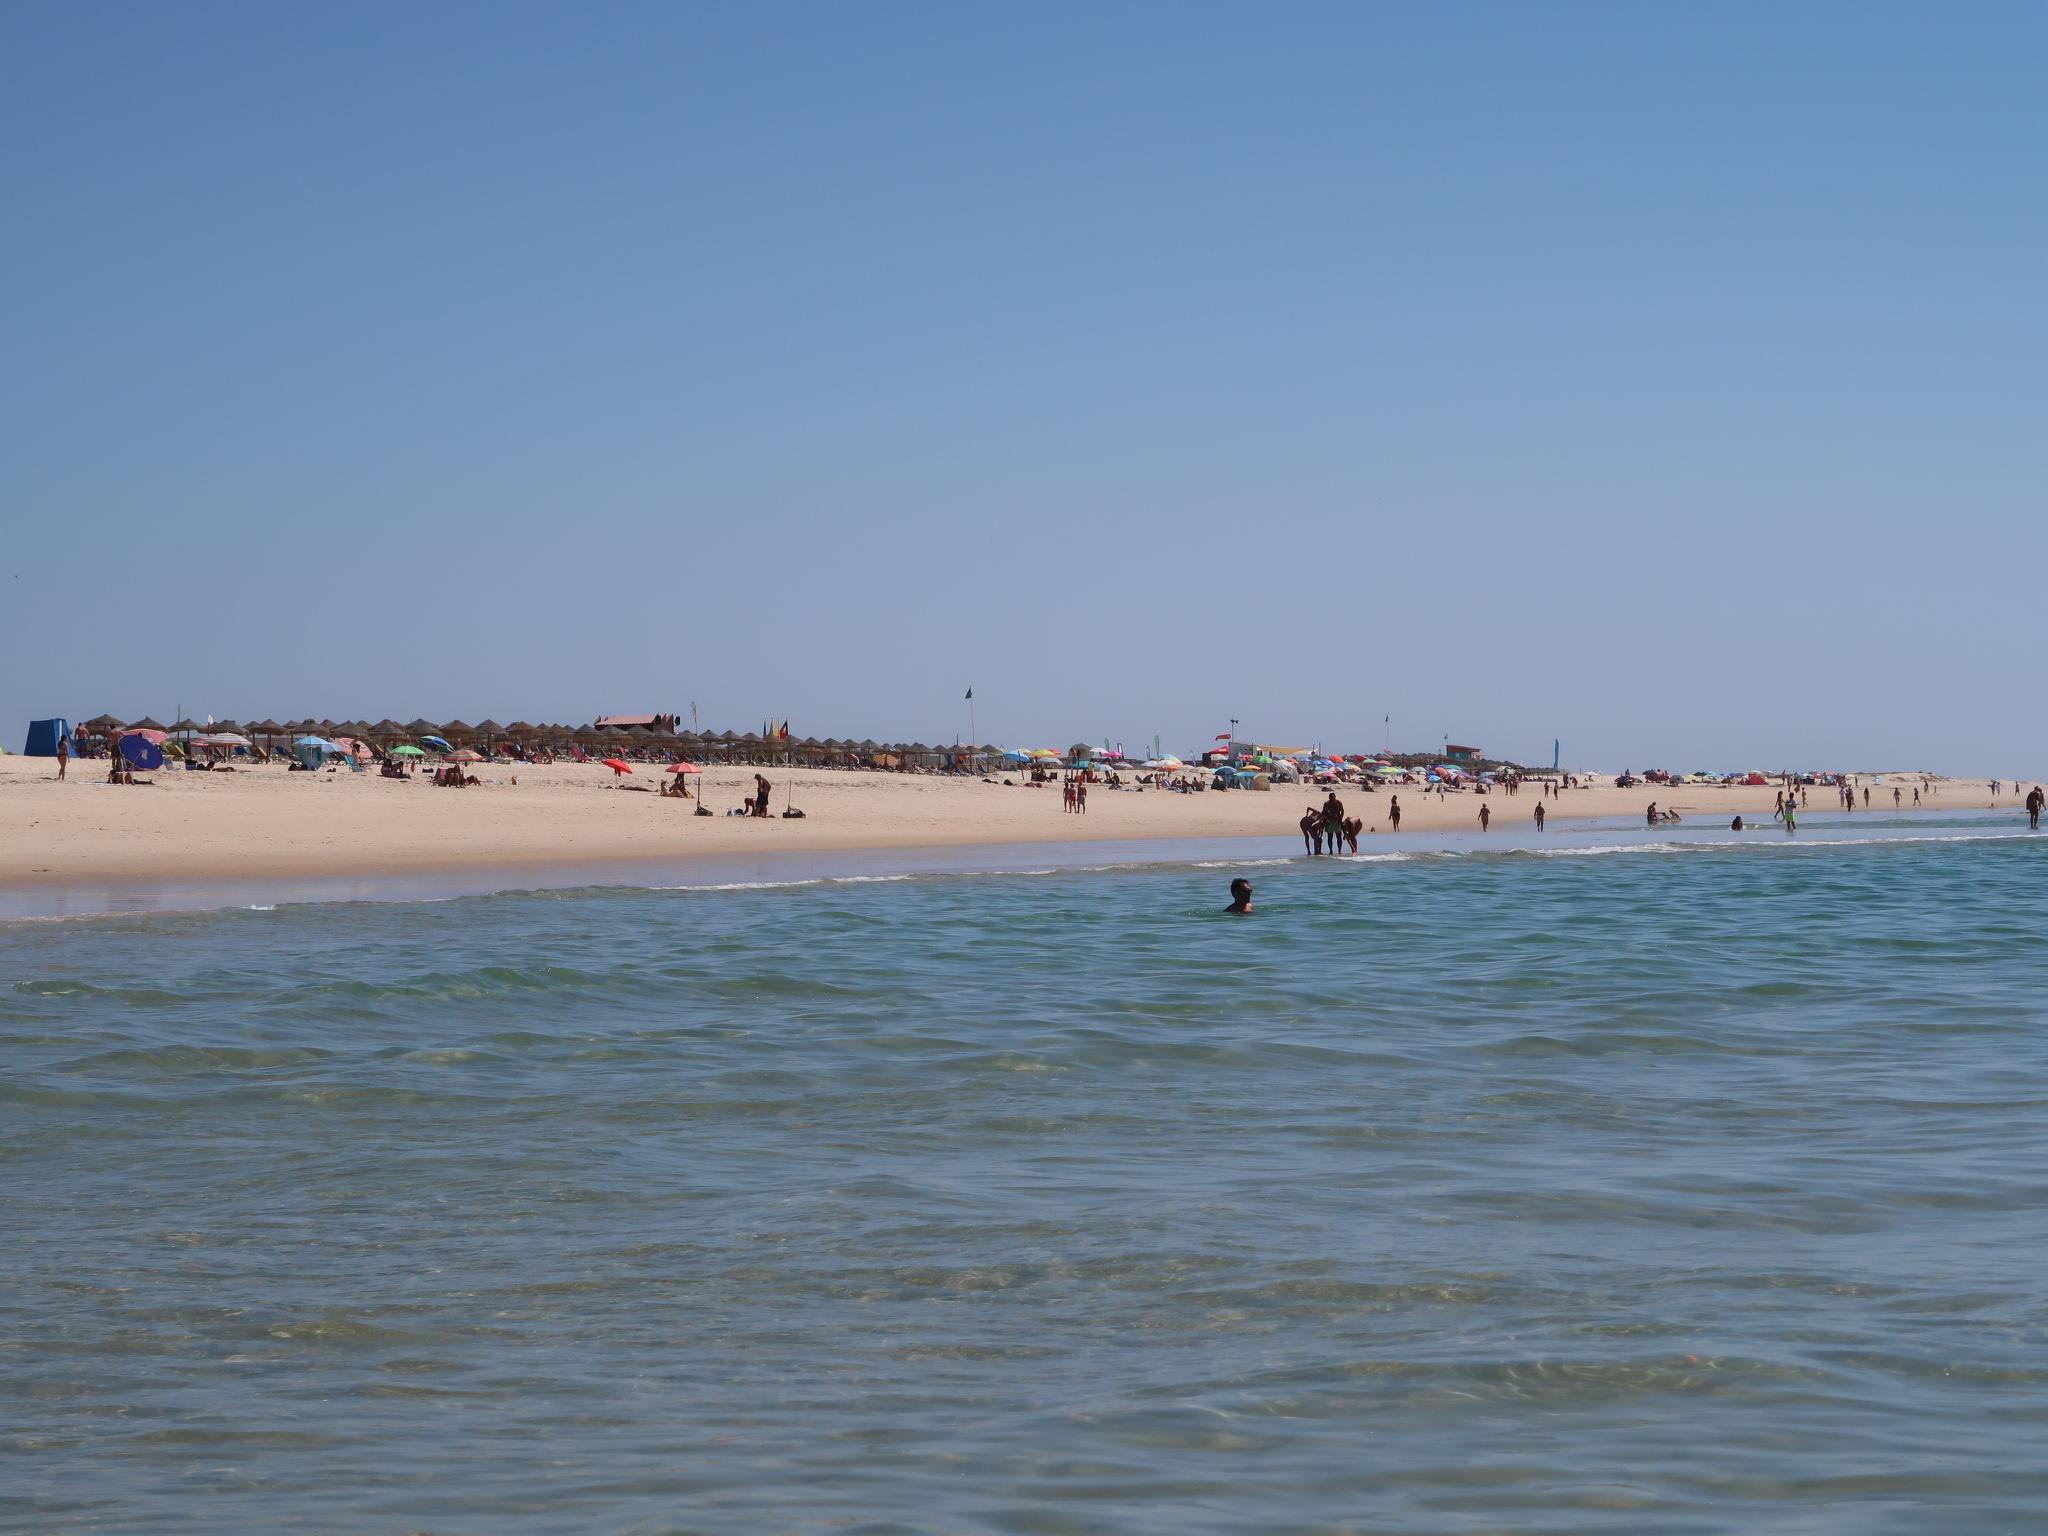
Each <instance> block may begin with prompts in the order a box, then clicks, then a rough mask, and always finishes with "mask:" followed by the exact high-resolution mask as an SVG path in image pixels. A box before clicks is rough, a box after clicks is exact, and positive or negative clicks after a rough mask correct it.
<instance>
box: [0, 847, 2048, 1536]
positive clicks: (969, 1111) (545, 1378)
mask: <svg viewBox="0 0 2048 1536" xmlns="http://www.w3.org/2000/svg"><path fill="white" fill-rule="evenodd" d="M1987 830H1995V829H1986V828H1979V827H1976V826H1974V825H1961V826H1959V827H1958V828H1956V829H1955V830H1954V831H1953V833H1952V834H1950V835H1951V836H1952V837H1953V839H1954V840H1946V841H1944V840H1936V839H1937V837H1938V836H1940V835H1941V834H1940V833H1939V830H1938V829H1933V830H1930V829H1929V828H1927V827H1926V826H1925V825H1924V824H1921V825H1920V826H1919V827H1918V828H1917V829H1914V830H1913V835H1914V836H1916V837H1923V838H1926V839H1928V840H1924V841H1917V842H1912V843H1906V844H1900V845H1885V846H1872V845H1869V844H1861V843H1856V842H1854V841H1852V840H1850V839H1849V838H1847V837H1846V836H1845V837H1843V838H1839V839H1838V838H1833V837H1830V838H1827V839H1812V840H1808V839H1807V838H1806V837H1805V836H1804V834H1802V837H1801V839H1800V840H1799V841H1798V842H1797V843H1789V842H1788V841H1787V840H1783V839H1780V840H1778V841H1776V842H1769V841H1765V842H1757V841H1750V842H1745V843H1743V844H1740V845H1730V846H1719V847H1712V848H1705V847H1701V846H1699V845H1687V844H1684V843H1682V842H1681V843H1674V844H1671V845H1669V846H1668V847H1666V848H1664V849H1661V850H1658V851H1645V850H1643V849H1642V848H1641V847H1640V846H1639V845H1626V846H1625V845H1623V844H1621V843H1619V842H1617V843H1615V845H1614V846H1613V847H1611V848H1610V847H1607V846H1605V845H1604V844H1602V843H1592V844H1590V845H1588V846H1575V847H1570V848H1563V847H1560V848H1551V849H1544V850H1530V851H1518V852H1513V853H1496V852H1487V853H1472V854H1469V855H1458V856H1452V855H1442V854H1437V855H1426V854H1411V853H1408V852H1405V851H1392V852H1386V853H1375V854H1371V855H1366V856H1363V857H1361V858H1360V859H1359V860H1357V861H1348V860H1345V861H1323V862H1322V863H1321V864H1320V865H1317V864H1314V863H1311V862H1310V861H1305V860H1301V859H1298V858H1288V859H1280V860H1275V861H1272V862H1271V863H1270V864H1269V865H1267V866H1266V867H1265V868H1263V869H1262V871H1261V875H1260V886H1259V906H1260V910H1259V913H1258V915H1257V918H1256V920H1255V921H1252V922H1249V923H1241V922H1235V921H1232V922H1223V921H1211V920H1209V919H1210V917H1211V916H1212V915H1213V908H1214V906H1215V905H1216V897H1217V893H1216V890H1215V884H1216V873H1215V871H1216V870H1217V869H1220V868H1224V867H1229V868H1233V869H1235V868H1241V867H1248V866H1249V864H1250V863H1251V862H1253V861H1246V863H1244V864H1237V863H1231V864H1228V865H1226V864H1225V863H1223V862H1222V861H1217V862H1215V863H1214V864H1213V865H1204V866H1196V867H1191V868H1189V867H1182V868H1123V869H1109V870H1104V871H1099V872H1093V873H1056V872H1051V871H1044V870H1040V871H1036V872H1034V873H1033V877H1032V878H1030V879H1028V880H1018V879H1012V878H1007V877H1005V878H1001V879H991V880H977V879H968V878H958V877H947V878H914V879H905V878H894V877H892V878H891V879H890V880H889V881H888V882H887V883H879V882H877V883H873V884H868V883H855V882H848V881H843V880H842V881H836V882H835V881H828V880H825V879H823V878H820V879H819V880H817V881H811V882H776V883H774V884H773V888H762V889H728V890H721V891H715V892H711V891H704V890H692V891H670V892H660V891H655V892H647V891H642V892H634V891H598V890H586V891H581V892H530V893H521V894H513V895H505V896H497V897H487V898H474V899H465V900H459V901H449V902H442V903H436V904H431V905H416V906H410V907H407V906H390V907H380V906H377V905H375V904H367V903H358V904H344V905H338V906H296V907H294V906H284V907H280V908H279V909H278V910H276V911H272V912H264V913H248V912H241V913H222V914H211V915H195V916H188V917H165V918H148V919H121V920H118V921H117V922H114V923H110V924H43V925H33V926H32V927H31V928H22V927H17V928H10V929H4V930H0V976H5V977H7V978H10V979H9V980H8V981H7V982H6V984H5V985H4V986H0V1045H4V1061H0V1162H4V1164H5V1166H6V1168H7V1172H8V1174H9V1175H10V1181H11V1187H14V1188H16V1189H20V1190H32V1191H34V1196H35V1198H34V1201H33V1204H29V1203H27V1202H19V1201H18V1202H15V1203H14V1204H13V1205H12V1206H0V1211H5V1212H6V1217H11V1218H12V1219H11V1220H6V1218H0V1220H5V1221H6V1230H5V1232H4V1233H0V1235H4V1236H6V1237H7V1238H8V1239H9V1242H8V1246H7V1249H6V1252H7V1254H8V1257H7V1259H6V1260H5V1261H0V1280H4V1283H0V1323H4V1325H5V1326H4V1328H0V1336H4V1340H5V1342H4V1344H0V1352H4V1355H5V1361H6V1368H5V1370H4V1371H0V1403H4V1405H5V1410H6V1412H5V1418H6V1422H7V1425H8V1438H7V1444H8V1446H9V1448H10V1457H9V1459H10V1462H11V1467H10V1471H11V1472H13V1473H15V1474H16V1475H14V1476H11V1477H10V1478H9V1480H8V1491H7V1493H5V1494H0V1510H5V1511H6V1513H5V1514H4V1515H0V1522H4V1521H9V1520H11V1521H13V1522H14V1523H15V1524H17V1525H19V1526H20V1528H22V1529H24V1530H27V1529H53V1530H54V1529H71V1528H76V1529H93V1530H99V1531H105V1532H137V1533H140V1532H156V1531H160V1530H183V1529H190V1530H200V1529H205V1530H236V1529H243V1530H257V1529H264V1530H268V1529H288V1528H292V1527H294V1526H296V1527H301V1528H306V1529H330V1528H334V1529H339V1528H347V1529H382V1528H387V1527H389V1528H394V1529H395V1528H400V1527H403V1528H418V1529H448V1530H470V1529H476V1530H485V1529H488V1530H491V1531H493V1532H505V1533H510V1536H520V1533H540V1532H547V1531H555V1530H560V1529H569V1528H576V1529H583V1528H589V1529H621V1530H626V1529H645V1530H659V1529H677V1528H682V1529H688V1528H697V1527H701V1528H706V1529H713V1528H716V1529H810V1528H815V1529H824V1528H829V1527H833V1526H837V1525H851V1526H852V1528H855V1529H872V1530H890V1529H903V1530H912V1529H915V1530H925V1529H958V1530H963V1531H967V1530H986V1531H997V1530H1001V1531H1031V1532H1038V1531H1059V1530H1084V1529H1085V1530H1119V1531H1122V1530H1131V1531H1150V1530H1157V1531H1162V1532H1164V1531H1172V1532H1176V1533H1178V1532H1189V1531H1209V1532H1225V1531H1232V1532H1234V1531H1240V1530H1244V1529H1253V1528H1256V1529H1260V1530H1269V1531H1274V1532H1286V1531H1300V1532H1308V1531H1316V1532H1323V1531H1329V1530H1337V1529H1347V1528H1358V1527H1359V1522H1360V1521H1361V1520H1364V1521H1366V1522H1367V1523H1368V1524H1370V1526H1371V1528H1373V1529H1380V1530H1388V1531H1415V1532H1423V1531H1429V1532H1439V1531H1441V1532H1448V1531H1479V1530H1497V1529H1513V1530H1517V1531H1528V1532H1558V1533H1562V1532H1586V1531H1611V1532H1636V1531H1642V1530H1649V1529H1654V1530H1656V1531H1658V1532H1659V1533H1660V1536H1668V1533H1679V1532H1686V1531H1698V1532H1715V1533H1720V1532H1724V1531H1726V1530H1729V1529H1732V1528H1736V1527H1738V1526H1739V1527H1740V1528H1742V1529H1754V1530H1815V1531H1818V1530H1824V1529H1825V1530H1855V1531H1859V1532H1861V1531H1876V1532H1900V1533H1904V1532H1909V1531H1910V1532H1919V1531H1924V1530H1944V1531H1947V1530H1954V1531H1977V1530H1984V1531H1993V1530H2031V1529H2034V1528H2037V1527H2048V1489H2044V1487H2043V1485H2042V1483H2041V1480H2040V1479H2039V1477H2038V1476H2037V1475H2036V1474H2035V1473H2034V1471H2033V1468H2034V1466H2035V1465H2036V1463H2037V1462H2038V1460H2039V1439H2040V1435H2041V1431H2042V1427H2043V1425H2044V1424H2048V1367H2043V1366H2042V1365H2040V1364H2039V1363H2038V1362H2037V1360H2036V1358H2035V1357H2036V1355H2037V1354H2038V1353H2039V1349H2038V1346H2039V1342H2040V1340H2039V1332H2040V1321H2041V1318H2042V1317H2043V1316H2048V1281H2044V1280H2043V1278H2042V1275H2041V1273H2040V1265H2039V1263H2038V1249H2039V1243H2038V1238H2039V1231H2038V1226H2039V1216H2038V1213H2039V1211H2040V1209H2041V1208H2042V1206H2043V1204H2044V1203H2048V1131H2044V1130H2043V1129H2042V1123H2043V1122H2042V1111H2043V1109H2044V1108H2048V1043H2044V1042H2048V1030H2044V1028H2043V1025H2044V1022H2048V1021H2044V1018H2043V1009H2044V1005H2043V1002H2042V999H2043V998H2044V997H2048V985H2044V983H2048V968H2044V962H2043V961H2042V960H2041V959H2039V958H2038V957H2037V955H2036V952H2035V946H2034V945H2033V944H2032V942H2031V936H2032V935H2033V934H2034V933H2036V932H2039V931H2040V929H2041V926H2042V920H2043V919H2044V918H2048V895H2044V892H2048V882H2043V881H2042V880H2041V879H2040V878H2039V877H2038V870H2037V868H2036V861H2037V860H2038V859H2039V858H2040V857H2041V853H2040V851H2039V850H2040V849H2041V848H2042V847H2044V846H2048V845H2044V844H2041V843H2040V842H2038V841H2032V842H2030V841H2028V840H2025V839H2013V838H2009V837H2004V836H1999V837H1984V836H1982V835H1981V834H1982V833H1983V832H1985V831H1987ZM1823 842H1828V843H1839V844H1840V846H1821V843H1823ZM113 939H118V942H112V941H111V940H113ZM535 1447H541V1448H543V1449H544V1451H545V1454H538V1453H537V1452H536V1450H535ZM450 1468H457V1469H459V1475H458V1476H451V1475H450V1470H449V1469H450Z"/></svg>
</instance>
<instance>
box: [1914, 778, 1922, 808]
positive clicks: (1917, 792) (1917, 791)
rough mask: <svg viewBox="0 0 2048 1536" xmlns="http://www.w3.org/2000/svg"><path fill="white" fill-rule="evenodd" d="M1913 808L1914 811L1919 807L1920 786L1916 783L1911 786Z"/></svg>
mask: <svg viewBox="0 0 2048 1536" xmlns="http://www.w3.org/2000/svg"><path fill="white" fill-rule="evenodd" d="M1913 809H1914V810H1916V811H1917V810H1919V809H1920V786H1919V785H1918V784H1915V785H1914V786H1913Z"/></svg>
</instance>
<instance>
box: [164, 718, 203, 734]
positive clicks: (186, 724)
mask: <svg viewBox="0 0 2048 1536" xmlns="http://www.w3.org/2000/svg"><path fill="white" fill-rule="evenodd" d="M169 729H170V731H171V733H172V734H173V735H176V734H177V733H179V732H181V731H203V730H205V729H206V727H205V726H203V725H201V724H200V723H199V722H198V721H197V720H193V719H190V718H187V719H184V720H180V721H179V722H178V723H177V724H176V725H174V726H171V727H170V728H169Z"/></svg>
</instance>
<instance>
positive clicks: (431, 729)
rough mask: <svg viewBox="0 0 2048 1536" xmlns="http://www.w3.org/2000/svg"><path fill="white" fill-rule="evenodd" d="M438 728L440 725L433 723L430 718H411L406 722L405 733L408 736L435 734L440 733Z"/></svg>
mask: <svg viewBox="0 0 2048 1536" xmlns="http://www.w3.org/2000/svg"><path fill="white" fill-rule="evenodd" d="M440 730H441V727H440V726H438V725H436V724H434V722H433V721H431V720H413V721H409V722H408V723H407V724H406V727H405V734H406V735H408V736H435V735H439V734H440Z"/></svg>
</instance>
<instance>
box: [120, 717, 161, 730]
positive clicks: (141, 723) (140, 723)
mask: <svg viewBox="0 0 2048 1536" xmlns="http://www.w3.org/2000/svg"><path fill="white" fill-rule="evenodd" d="M129 729H130V730H136V731H168V730H169V729H170V727H169V726H168V725H165V724H164V723H163V721H161V720H156V719H152V718H151V717H150V716H148V715H144V716H143V717H142V718H141V719H140V720H137V721H135V722H133V723H132V724H131V725H130V726H129Z"/></svg>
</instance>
